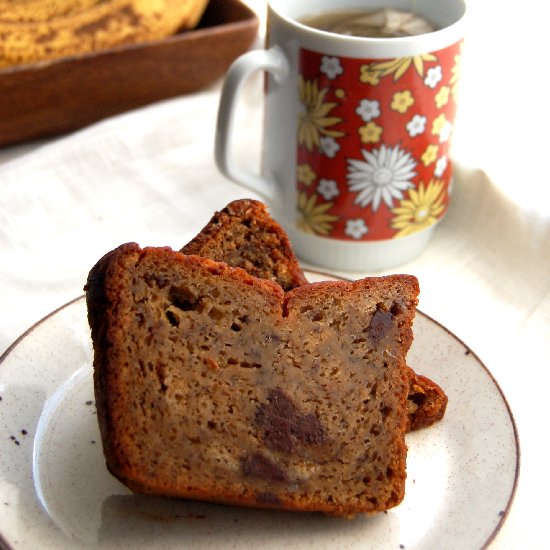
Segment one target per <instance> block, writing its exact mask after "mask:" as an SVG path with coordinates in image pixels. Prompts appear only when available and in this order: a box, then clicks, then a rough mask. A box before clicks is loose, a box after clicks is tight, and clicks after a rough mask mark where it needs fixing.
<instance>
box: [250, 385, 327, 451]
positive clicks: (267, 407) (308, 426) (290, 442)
mask: <svg viewBox="0 0 550 550" xmlns="http://www.w3.org/2000/svg"><path fill="white" fill-rule="evenodd" d="M267 400H268V403H262V404H261V405H260V406H259V407H258V410H257V412H256V424H257V425H258V426H259V427H260V428H261V429H262V430H263V432H264V433H263V436H262V437H263V440H264V442H265V444H266V446H267V447H268V448H269V449H272V450H275V451H282V452H286V453H292V452H294V451H295V450H296V446H297V445H300V444H302V445H308V446H309V445H322V444H323V443H325V442H326V439H327V438H326V434H325V430H324V428H323V426H322V425H321V423H320V422H319V419H318V418H317V417H316V416H315V415H314V414H302V413H301V412H300V410H299V409H298V407H296V405H295V404H294V403H293V402H292V401H291V400H290V398H289V397H288V396H287V395H286V394H285V393H284V392H283V390H281V389H280V388H276V389H274V390H271V391H270V392H269V395H268V398H267Z"/></svg>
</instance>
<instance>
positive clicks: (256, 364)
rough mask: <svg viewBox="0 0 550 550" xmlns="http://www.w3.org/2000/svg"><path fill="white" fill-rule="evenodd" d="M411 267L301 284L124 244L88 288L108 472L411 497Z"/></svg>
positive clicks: (190, 486) (150, 481) (383, 498)
mask: <svg viewBox="0 0 550 550" xmlns="http://www.w3.org/2000/svg"><path fill="white" fill-rule="evenodd" d="M417 294H418V283H417V281H416V279H415V278H414V277H412V276H405V275H399V276H397V275H396V276H389V277H382V278H366V279H363V280H360V281H357V282H340V281H339V282H323V283H314V284H309V285H304V286H301V287H298V288H296V289H295V290H292V291H290V292H288V293H284V292H283V290H282V288H281V287H280V286H279V285H278V284H275V283H273V282H271V281H267V280H263V279H259V278H256V277H252V276H251V275H249V274H248V273H247V272H246V271H244V270H242V269H240V268H231V267H229V266H228V265H227V264H224V263H218V262H214V261H212V260H209V259H205V258H202V257H198V256H193V255H191V256H187V255H184V254H182V253H180V252H174V251H172V250H170V249H167V248H145V249H140V248H139V246H138V245H136V244H133V243H131V244H126V245H122V246H121V247H119V248H118V249H115V250H114V251H112V252H111V253H109V254H107V255H106V256H105V257H103V258H102V259H101V260H100V261H99V262H98V263H97V264H96V266H95V267H94V268H93V269H92V270H91V272H90V274H89V277H88V281H87V285H86V298H87V305H88V318H89V323H90V327H91V333H92V340H93V347H94V382H95V392H96V402H97V411H98V419H99V425H100V430H101V436H102V441H103V448H104V452H105V457H106V461H107V466H108V468H109V470H110V471H111V472H112V473H113V474H114V475H115V476H116V477H118V478H119V479H120V480H121V481H122V482H123V483H125V484H126V485H127V486H128V487H130V488H131V489H133V490H135V491H138V492H143V493H149V494H155V495H164V496H173V497H184V498H192V499H202V500H209V501H217V502H224V503H230V504H236V505H243V506H251V507H263V508H280V509H288V510H303V511H306V510H307V511H321V512H325V513H328V514H334V515H341V516H351V515H353V514H355V513H357V512H377V511H382V510H386V509H388V508H390V507H392V506H395V505H397V504H399V502H400V501H401V500H402V498H403V496H404V487H405V477H406V471H405V463H406V445H405V431H406V425H407V391H408V386H409V379H408V370H407V367H406V363H405V355H406V352H407V350H408V348H409V346H410V344H411V342H412V329H411V325H412V321H413V317H414V314H415V308H416V303H417Z"/></svg>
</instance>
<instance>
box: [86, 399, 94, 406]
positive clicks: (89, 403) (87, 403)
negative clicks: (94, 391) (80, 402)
mask: <svg viewBox="0 0 550 550" xmlns="http://www.w3.org/2000/svg"><path fill="white" fill-rule="evenodd" d="M93 404H94V402H93V401H90V400H88V401H86V405H93Z"/></svg>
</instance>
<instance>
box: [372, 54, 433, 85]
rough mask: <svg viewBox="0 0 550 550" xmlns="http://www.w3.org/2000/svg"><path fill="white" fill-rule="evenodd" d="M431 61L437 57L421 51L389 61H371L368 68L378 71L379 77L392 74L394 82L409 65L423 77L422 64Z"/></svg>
mask: <svg viewBox="0 0 550 550" xmlns="http://www.w3.org/2000/svg"><path fill="white" fill-rule="evenodd" d="M431 61H437V57H436V56H435V55H434V54H433V53H423V54H420V55H414V56H411V57H397V58H395V59H390V60H389V61H381V62H380V63H373V64H372V65H371V67H370V70H371V71H373V72H377V73H379V76H380V77H383V76H387V75H390V74H393V80H394V82H395V81H397V80H399V79H400V78H401V77H402V76H403V75H404V74H405V73H406V72H407V70H408V69H409V67H411V66H412V67H414V69H415V70H416V72H417V73H418V74H419V75H420V76H422V77H423V76H424V64H425V63H428V62H431Z"/></svg>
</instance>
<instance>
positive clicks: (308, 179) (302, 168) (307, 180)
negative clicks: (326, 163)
mask: <svg viewBox="0 0 550 550" xmlns="http://www.w3.org/2000/svg"><path fill="white" fill-rule="evenodd" d="M316 177H317V174H316V173H315V172H314V171H313V170H312V168H311V166H310V165H309V164H298V166H297V167H296V179H297V180H298V181H299V182H300V183H303V184H304V185H311V184H312V182H313V180H314V179H315V178H316Z"/></svg>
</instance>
